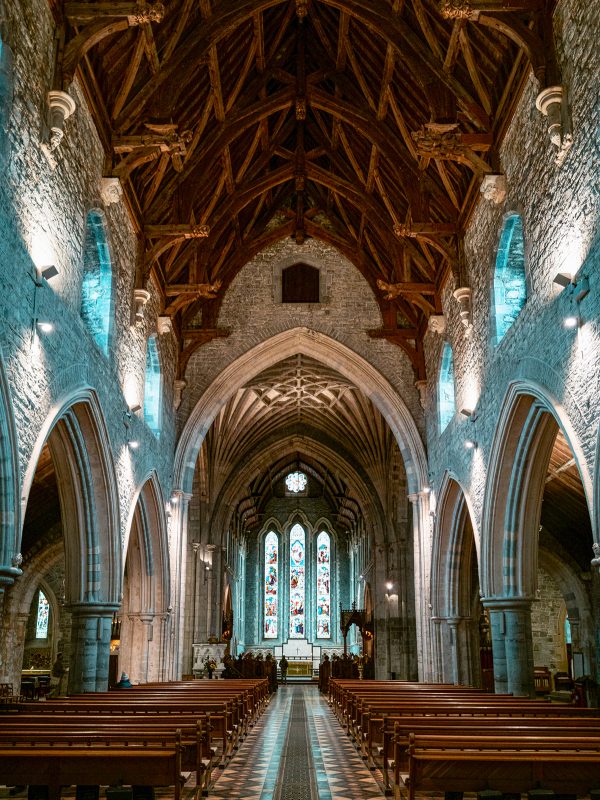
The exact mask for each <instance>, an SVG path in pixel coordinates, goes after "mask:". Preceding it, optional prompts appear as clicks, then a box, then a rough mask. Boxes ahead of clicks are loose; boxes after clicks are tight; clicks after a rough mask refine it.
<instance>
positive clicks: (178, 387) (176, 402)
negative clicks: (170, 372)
mask: <svg viewBox="0 0 600 800" xmlns="http://www.w3.org/2000/svg"><path fill="white" fill-rule="evenodd" d="M186 386H187V381H184V380H180V379H176V380H174V381H173V408H174V409H175V411H177V409H178V408H179V406H180V405H181V401H182V399H183V390H184V389H185V387H186Z"/></svg>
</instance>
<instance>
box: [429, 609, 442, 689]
mask: <svg viewBox="0 0 600 800" xmlns="http://www.w3.org/2000/svg"><path fill="white" fill-rule="evenodd" d="M442 621H443V620H442V618H441V617H431V650H432V658H433V664H432V673H431V675H432V680H433V681H435V682H436V683H441V682H442V676H443V674H444V670H443V667H442Z"/></svg>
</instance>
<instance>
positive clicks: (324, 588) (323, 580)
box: [317, 531, 331, 639]
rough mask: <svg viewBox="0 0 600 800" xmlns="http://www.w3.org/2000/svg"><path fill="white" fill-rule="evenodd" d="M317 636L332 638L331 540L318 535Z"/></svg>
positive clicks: (321, 534) (322, 534)
mask: <svg viewBox="0 0 600 800" xmlns="http://www.w3.org/2000/svg"><path fill="white" fill-rule="evenodd" d="M317 638H318V639H330V638H331V540H330V538H329V534H328V533H325V531H321V533H320V534H319V535H318V536H317Z"/></svg>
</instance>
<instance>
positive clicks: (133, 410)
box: [129, 403, 142, 414]
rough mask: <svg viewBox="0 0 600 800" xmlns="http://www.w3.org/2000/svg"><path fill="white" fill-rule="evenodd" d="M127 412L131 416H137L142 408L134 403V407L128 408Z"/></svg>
mask: <svg viewBox="0 0 600 800" xmlns="http://www.w3.org/2000/svg"><path fill="white" fill-rule="evenodd" d="M129 410H130V412H131V413H132V414H137V412H138V411H141V410H142V407H141V405H140V404H139V403H136V404H135V405H134V406H129Z"/></svg>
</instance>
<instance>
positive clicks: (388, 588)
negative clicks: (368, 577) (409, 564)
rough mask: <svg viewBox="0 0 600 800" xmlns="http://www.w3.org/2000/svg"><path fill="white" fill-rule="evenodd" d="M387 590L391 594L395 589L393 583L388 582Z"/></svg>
mask: <svg viewBox="0 0 600 800" xmlns="http://www.w3.org/2000/svg"><path fill="white" fill-rule="evenodd" d="M385 588H386V589H387V590H388V592H391V591H392V589H393V588H394V584H393V583H392V582H391V581H388V582H387V583H386V585H385Z"/></svg>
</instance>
